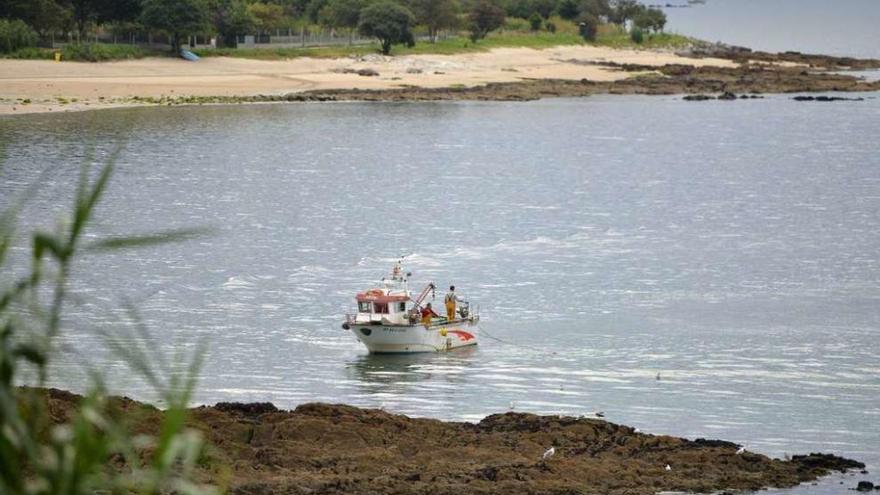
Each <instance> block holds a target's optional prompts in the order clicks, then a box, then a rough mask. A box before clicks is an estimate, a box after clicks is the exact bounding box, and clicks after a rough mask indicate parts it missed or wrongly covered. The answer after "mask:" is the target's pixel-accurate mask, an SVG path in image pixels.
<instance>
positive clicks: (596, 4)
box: [579, 0, 612, 19]
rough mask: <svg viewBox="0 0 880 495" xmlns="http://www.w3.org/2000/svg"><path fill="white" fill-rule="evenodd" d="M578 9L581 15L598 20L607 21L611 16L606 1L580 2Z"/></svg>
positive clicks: (583, 0)
mask: <svg viewBox="0 0 880 495" xmlns="http://www.w3.org/2000/svg"><path fill="white" fill-rule="evenodd" d="M579 9H580V12H579V13H581V14H590V15H593V16H595V17H598V18H600V19H601V18H602V17H604V18H606V19H607V18H609V17H611V14H612V10H611V5H609V3H608V0H580V4H579Z"/></svg>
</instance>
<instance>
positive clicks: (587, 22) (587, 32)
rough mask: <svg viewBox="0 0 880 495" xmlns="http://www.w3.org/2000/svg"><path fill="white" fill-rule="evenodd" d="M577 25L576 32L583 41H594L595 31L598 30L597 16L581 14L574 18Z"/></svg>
mask: <svg viewBox="0 0 880 495" xmlns="http://www.w3.org/2000/svg"><path fill="white" fill-rule="evenodd" d="M575 22H577V25H578V34H580V35H581V37H582V38H584V40H585V41H596V33H597V32H598V30H599V18H598V17H596V16H594V15H593V14H581V15H579V16H578V18H577V19H576V20H575Z"/></svg>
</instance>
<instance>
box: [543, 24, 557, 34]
mask: <svg viewBox="0 0 880 495" xmlns="http://www.w3.org/2000/svg"><path fill="white" fill-rule="evenodd" d="M544 27H545V28H547V31H548V32H550V33H555V32H556V23H555V22H550V21H547V23H546V24H545V25H544Z"/></svg>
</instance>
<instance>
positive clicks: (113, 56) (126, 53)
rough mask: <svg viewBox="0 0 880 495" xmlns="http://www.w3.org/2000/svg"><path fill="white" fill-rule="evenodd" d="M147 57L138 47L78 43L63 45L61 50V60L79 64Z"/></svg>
mask: <svg viewBox="0 0 880 495" xmlns="http://www.w3.org/2000/svg"><path fill="white" fill-rule="evenodd" d="M147 55H148V53H147V52H145V51H144V50H142V49H141V48H140V47H137V46H132V45H108V44H105V43H80V44H71V45H65V46H64V48H63V49H62V50H61V58H62V60H75V61H81V62H103V61H106V60H122V59H132V58H143V57H146V56H147Z"/></svg>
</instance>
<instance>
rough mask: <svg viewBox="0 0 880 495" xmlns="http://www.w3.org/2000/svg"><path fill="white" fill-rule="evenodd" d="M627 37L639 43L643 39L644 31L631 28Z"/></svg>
mask: <svg viewBox="0 0 880 495" xmlns="http://www.w3.org/2000/svg"><path fill="white" fill-rule="evenodd" d="M629 37H630V39H632V40H633V43H635V44H637V45H641V44H642V42H644V41H645V33H644V32H643V31H642V30H641V29H639V28H635V29H633V30H632V32H631V33H630V34H629Z"/></svg>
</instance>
